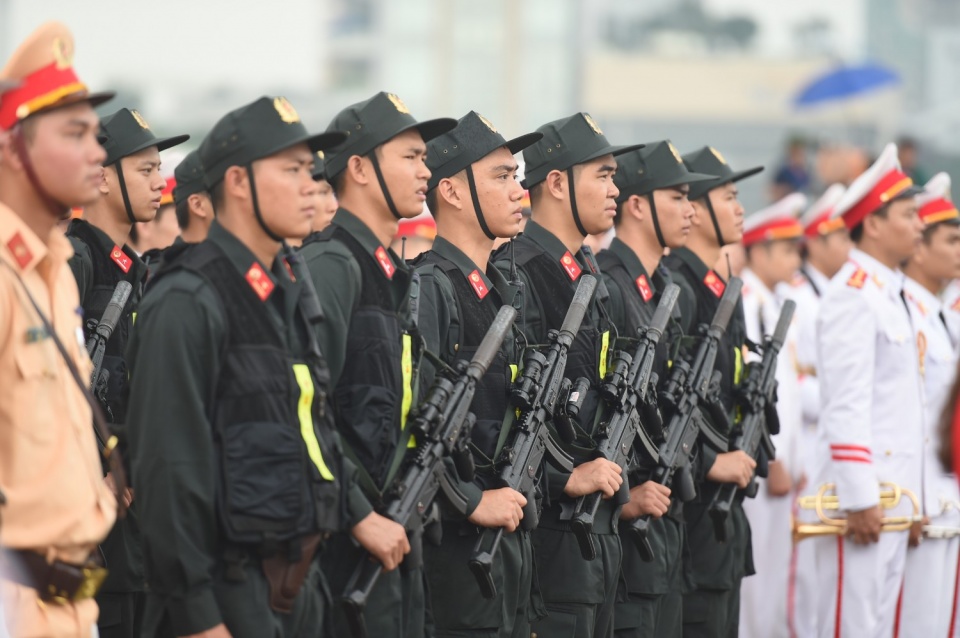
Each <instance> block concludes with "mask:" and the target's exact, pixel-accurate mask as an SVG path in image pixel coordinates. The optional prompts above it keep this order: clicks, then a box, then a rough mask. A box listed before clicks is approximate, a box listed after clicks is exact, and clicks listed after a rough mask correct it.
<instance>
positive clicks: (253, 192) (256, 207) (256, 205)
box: [245, 164, 285, 244]
mask: <svg viewBox="0 0 960 638" xmlns="http://www.w3.org/2000/svg"><path fill="white" fill-rule="evenodd" d="M245 168H246V170H247V179H248V180H249V181H250V197H251V199H252V200H253V216H254V217H256V218H257V223H258V224H260V228H261V229H262V230H263V232H264V233H266V235H267V237H269V238H270V239H272V240H273V241H275V242H279V243H281V244H282V243H284V241H285V239H284V238H283V237H280V236H279V235H277V234H276V233H274V232H273V231H272V230H270V228H269V227H268V226H267V222H265V221H263V215H261V214H260V201H259V198H258V197H257V183H256V180H254V179H253V165H252V164H247V165H246V167H245Z"/></svg>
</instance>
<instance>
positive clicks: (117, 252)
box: [110, 246, 133, 274]
mask: <svg viewBox="0 0 960 638" xmlns="http://www.w3.org/2000/svg"><path fill="white" fill-rule="evenodd" d="M110 259H111V260H112V261H113V263H115V264H116V265H117V266H118V267H119V268H120V270H122V271H123V272H124V274H126V273H128V272H130V266H132V265H133V260H132V259H130V257H128V256H127V253H125V252H123V250H121V248H120V246H114V247H113V250H111V251H110Z"/></svg>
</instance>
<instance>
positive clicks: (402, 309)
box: [301, 93, 456, 638]
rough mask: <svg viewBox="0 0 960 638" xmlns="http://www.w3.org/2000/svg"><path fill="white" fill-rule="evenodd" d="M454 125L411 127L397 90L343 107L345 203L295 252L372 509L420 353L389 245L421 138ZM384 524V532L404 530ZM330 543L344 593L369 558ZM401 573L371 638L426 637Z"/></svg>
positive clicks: (401, 441)
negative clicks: (318, 313)
mask: <svg viewBox="0 0 960 638" xmlns="http://www.w3.org/2000/svg"><path fill="white" fill-rule="evenodd" d="M455 125H456V120H452V119H449V118H447V119H440V120H430V121H427V122H419V123H418V122H417V121H416V120H415V119H414V118H413V116H412V115H410V112H409V110H407V107H406V106H405V105H404V103H403V102H402V101H401V100H400V98H398V97H397V96H396V95H393V94H392V93H378V94H376V95H375V96H373V97H372V98H370V99H369V100H366V101H365V102H360V103H358V104H354V105H352V106H349V107H347V108H346V109H344V110H342V111H341V112H340V113H339V114H338V115H337V116H336V117H335V118H334V120H333V122H332V123H331V124H330V127H329V130H343V131H346V132H348V133H349V136H348V137H347V140H346V141H345V142H344V143H343V144H341V145H339V146H338V147H336V148H335V149H333V150H332V151H329V152H327V153H326V157H325V164H326V175H327V179H328V180H329V181H330V182H331V183H332V184H333V185H334V189H335V191H336V194H337V198H338V199H339V201H340V209H339V210H338V211H337V214H336V215H335V216H334V218H333V223H332V224H331V225H330V226H328V227H327V228H326V229H324V230H323V231H322V232H320V233H315V234H314V235H311V236H310V237H308V238H307V239H306V240H305V241H304V243H303V247H302V248H301V254H302V255H303V257H304V259H305V260H306V262H307V266H308V267H309V269H310V274H311V275H312V277H313V280H314V282H315V283H316V287H317V292H318V294H319V296H320V299H321V304H322V306H323V309H324V312H325V313H326V320H325V321H323V322H322V323H321V324H320V325H319V337H320V344H321V347H322V348H323V350H324V353H325V354H326V355H327V357H328V360H329V363H330V376H331V387H333V388H334V391H333V400H332V402H333V410H334V415H335V419H336V424H337V429H338V430H339V432H340V434H341V437H342V439H343V443H344V451H345V452H346V454H347V455H348V456H349V457H350V458H351V459H352V460H354V462H355V463H356V465H357V466H358V467H359V468H360V469H359V472H360V477H361V484H362V485H363V487H364V491H365V492H366V494H367V496H368V498H369V499H370V500H371V502H373V503H375V504H377V505H379V504H380V503H381V501H382V496H381V494H382V490H383V489H384V488H385V487H386V486H387V485H389V483H390V482H391V480H392V478H393V475H394V474H395V472H396V471H397V469H398V467H399V465H400V462H401V461H402V459H403V456H404V454H405V452H406V450H407V448H408V443H412V441H411V440H410V437H409V434H408V433H406V432H405V431H404V428H405V426H406V422H407V415H408V414H409V413H410V409H411V408H412V407H413V403H414V399H415V390H416V389H415V387H414V381H415V380H416V374H417V364H418V361H419V357H420V350H421V339H420V336H419V334H417V331H416V327H415V325H414V323H413V321H412V320H411V316H410V310H409V302H408V297H409V292H410V281H411V274H412V273H411V271H410V269H409V268H408V267H407V265H406V264H405V263H404V262H403V261H402V260H401V259H400V258H399V257H398V256H397V255H396V254H394V253H393V252H392V251H391V250H390V249H389V248H388V246H389V245H390V240H391V239H392V238H393V236H394V235H395V234H396V231H397V224H398V221H399V220H400V219H401V218H407V217H415V216H416V215H418V214H420V213H421V212H422V211H423V203H424V201H425V200H426V193H427V180H428V179H429V178H430V170H429V169H428V168H427V165H426V163H425V160H426V152H427V147H426V141H428V140H430V139H431V138H433V137H436V136H437V135H439V134H441V133H443V132H445V131H448V130H450V129H451V128H453V127H454V126H455ZM383 523H384V525H385V526H388V527H389V530H390V532H389V533H390V534H391V535H392V534H396V529H394V528H400V526H399V525H397V524H396V523H392V522H391V521H388V520H386V519H383ZM400 529H401V532H402V528H400ZM413 541H414V542H415V543H417V542H419V541H418V540H417V539H416V538H414V539H413ZM331 545H332V550H333V551H330V552H328V553H327V554H325V555H324V559H323V567H324V570H325V571H326V573H327V574H328V575H329V577H330V582H331V587H332V588H333V593H334V595H335V596H339V595H340V594H341V593H342V592H343V590H344V587H345V585H346V583H347V581H348V579H349V577H350V575H351V573H352V572H353V570H354V569H355V567H356V565H357V564H358V562H359V561H361V560H366V559H365V558H364V556H363V554H362V552H360V551H359V550H358V549H357V548H356V547H355V546H354V545H353V544H352V543H351V541H350V539H349V538H347V537H346V536H345V535H341V536H339V537H336V538H334V539H333V540H332V542H331ZM400 571H401V572H402V573H399V574H398V573H388V574H384V575H383V576H382V577H381V578H380V580H379V581H378V583H377V585H376V587H375V588H374V590H373V592H372V593H371V595H370V597H369V599H368V601H367V605H366V609H365V613H364V618H365V622H366V625H367V630H368V632H369V635H370V636H384V637H389V636H409V637H411V638H412V637H416V638H420V637H421V636H422V635H423V632H424V604H425V601H424V594H423V570H422V569H421V568H420V567H419V566H416V565H413V566H411V564H410V563H408V564H407V566H406V567H405V568H403V569H401V570H400ZM334 620H335V627H336V630H337V635H340V636H346V635H348V631H349V629H348V627H347V625H346V623H345V618H342V614H336V615H335V617H334Z"/></svg>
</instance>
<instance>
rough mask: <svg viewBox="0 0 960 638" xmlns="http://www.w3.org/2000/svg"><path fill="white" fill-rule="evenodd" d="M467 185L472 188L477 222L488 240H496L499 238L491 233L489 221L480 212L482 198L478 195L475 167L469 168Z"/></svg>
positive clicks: (471, 195) (471, 197) (471, 192)
mask: <svg viewBox="0 0 960 638" xmlns="http://www.w3.org/2000/svg"><path fill="white" fill-rule="evenodd" d="M467 185H468V186H469V187H470V199H472V200H473V212H474V213H476V215H477V221H478V222H480V230H482V231H483V234H484V235H486V236H487V239H496V238H497V236H496V235H494V234H493V233H492V232H491V231H490V227H489V226H487V220H485V219H484V218H483V211H482V210H480V196H479V195H478V194H477V181H476V180H475V179H474V177H473V166H468V167H467Z"/></svg>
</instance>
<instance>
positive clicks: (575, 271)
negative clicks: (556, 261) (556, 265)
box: [560, 250, 583, 281]
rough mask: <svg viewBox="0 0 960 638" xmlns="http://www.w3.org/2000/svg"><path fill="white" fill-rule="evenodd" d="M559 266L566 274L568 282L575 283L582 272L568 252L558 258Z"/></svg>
mask: <svg viewBox="0 0 960 638" xmlns="http://www.w3.org/2000/svg"><path fill="white" fill-rule="evenodd" d="M560 265H561V266H563V269H564V270H565V271H566V272H567V277H570V281H576V280H577V277H579V276H580V273H581V272H583V270H582V269H581V268H580V265H579V264H577V260H576V259H574V258H573V255H571V254H570V251H569V250H568V251H567V252H565V253H563V257H561V258H560Z"/></svg>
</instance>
